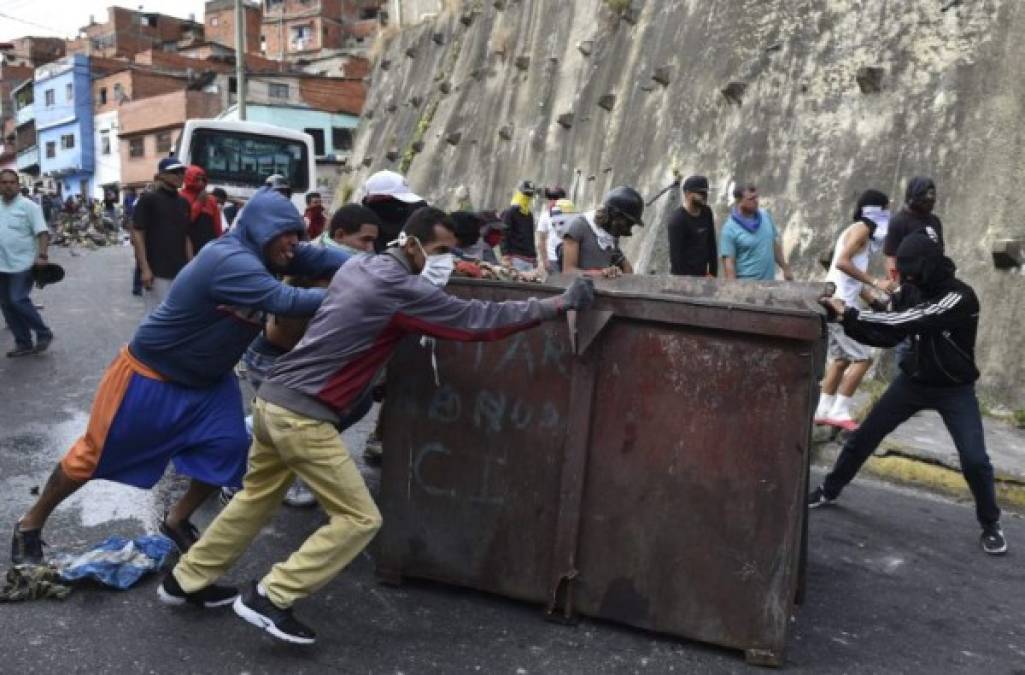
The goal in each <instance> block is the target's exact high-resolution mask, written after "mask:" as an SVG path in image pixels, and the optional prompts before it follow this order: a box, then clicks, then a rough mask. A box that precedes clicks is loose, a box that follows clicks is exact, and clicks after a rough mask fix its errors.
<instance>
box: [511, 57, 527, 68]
mask: <svg viewBox="0 0 1025 675" xmlns="http://www.w3.org/2000/svg"><path fill="white" fill-rule="evenodd" d="M513 63H515V64H516V67H517V68H519V69H520V70H526V69H528V68H530V57H529V56H517V57H516V60H515V61H514V62H513Z"/></svg>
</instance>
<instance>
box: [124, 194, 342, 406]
mask: <svg viewBox="0 0 1025 675" xmlns="http://www.w3.org/2000/svg"><path fill="white" fill-rule="evenodd" d="M304 229H305V224H304V223H303V220H302V217H300V215H299V213H298V211H296V210H295V207H294V206H292V203H291V202H289V201H288V200H287V199H285V198H284V197H282V196H281V195H280V194H278V193H276V192H274V191H273V190H271V189H269V188H263V189H261V190H260V191H259V192H257V193H256V195H254V196H253V198H252V199H250V200H249V203H248V204H247V205H246V209H245V211H243V212H242V213H241V214H240V215H239V218H238V220H237V222H236V225H235V227H234V228H233V229H232V231H231V232H230V233H229V234H228V235H227V236H224V237H221V238H220V239H217V240H215V241H213V242H211V243H210V244H209V245H208V246H206V247H204V248H203V250H202V251H200V252H199V255H197V256H196V257H195V258H193V259H192V262H190V263H189V264H188V265H186V266H185V268H184V269H183V270H182V271H181V272H180V273H179V274H178V276H177V277H176V278H175V280H174V283H173V284H171V289H170V291H169V292H168V295H167V298H166V299H165V300H164V301H163V302H162V303H161V304H160V306H159V307H157V309H156V310H154V311H153V312H151V313H150V315H149V316H148V317H147V318H146V319H145V320H143V322H142V324H141V325H140V326H139V328H138V329H137V330H136V331H135V335H134V336H133V338H132V341H131V343H130V344H129V345H128V348H129V350H130V351H131V352H132V354H133V355H134V356H135V358H137V359H139V360H140V361H141V362H142V363H144V364H145V365H146V366H148V367H150V368H152V369H153V370H155V371H157V372H158V373H160V374H161V375H163V376H164V377H166V378H168V379H169V380H171V381H172V382H175V383H178V384H182V385H185V386H188V387H208V386H212V385H214V384H216V383H217V382H218V381H220V379H221V378H223V377H224V376H225V375H227V374H228V373H230V372H231V371H232V368H234V367H235V364H236V363H237V362H238V360H239V359H240V358H241V357H242V354H243V353H245V351H246V347H247V346H249V343H250V342H252V341H253V338H255V337H256V336H257V335H258V334H259V333H260V330H261V329H262V327H263V322H264V317H265V315H266V314H277V315H281V316H309V315H311V314H313V313H314V312H316V310H317V308H318V307H319V306H320V302H321V300H323V298H324V293H325V291H324V289H322V288H296V287H293V286H287V285H285V284H283V283H281V282H280V281H279V280H278V279H277V278H276V277H275V276H274V273H272V272H271V271H270V269H268V262H267V259H266V257H265V254H264V248H265V247H266V246H267V244H268V243H270V242H271V241H272V240H273V239H275V238H276V237H278V236H280V235H282V234H285V233H287V232H295V233H296V234H298V235H300V236H302V235H303V232H304ZM346 260H348V256H346V255H345V254H344V253H342V252H340V251H337V250H334V249H324V248H320V247H318V246H313V245H311V244H307V243H300V244H299V245H298V246H297V247H296V249H295V257H294V258H293V259H292V262H291V264H290V265H289V266H288V268H287V269H285V270H281V272H282V273H284V274H291V275H301V276H307V277H314V278H323V277H326V276H331V275H333V274H334V272H335V271H336V270H337V269H338V268H339V267H341V265H342V264H343V263H344V262H345V261H346Z"/></svg>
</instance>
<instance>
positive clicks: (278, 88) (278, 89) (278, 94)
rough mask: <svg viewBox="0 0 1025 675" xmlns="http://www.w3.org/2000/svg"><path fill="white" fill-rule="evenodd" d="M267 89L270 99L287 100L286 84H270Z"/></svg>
mask: <svg viewBox="0 0 1025 675" xmlns="http://www.w3.org/2000/svg"><path fill="white" fill-rule="evenodd" d="M269 89H270V91H269V92H268V94H269V96H270V97H271V98H288V85H287V84H278V83H271V85H270V86H269Z"/></svg>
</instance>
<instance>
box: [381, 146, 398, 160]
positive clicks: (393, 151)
mask: <svg viewBox="0 0 1025 675" xmlns="http://www.w3.org/2000/svg"><path fill="white" fill-rule="evenodd" d="M384 156H385V157H386V158H387V159H388V161H389V162H394V161H395V160H397V159H398V158H399V156H400V154H399V149H398V148H396V147H391V148H388V152H386V153H384Z"/></svg>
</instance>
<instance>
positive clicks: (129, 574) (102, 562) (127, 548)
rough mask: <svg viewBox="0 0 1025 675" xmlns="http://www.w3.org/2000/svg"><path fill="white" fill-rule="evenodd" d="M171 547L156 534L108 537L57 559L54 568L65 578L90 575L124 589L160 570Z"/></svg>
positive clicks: (70, 579)
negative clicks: (86, 549) (78, 553)
mask: <svg viewBox="0 0 1025 675" xmlns="http://www.w3.org/2000/svg"><path fill="white" fill-rule="evenodd" d="M172 548H174V543H173V542H172V541H171V540H170V539H168V538H167V537H165V536H162V535H159V534H148V535H146V536H143V537H137V538H136V539H126V538H124V537H110V538H108V539H107V540H106V541H104V542H103V543H102V544H100V545H98V546H96V547H95V548H93V549H92V550H90V551H87V552H86V553H83V554H81V555H78V556H74V557H69V558H67V559H65V560H63V561H60V562H58V564H57V569H58V571H59V572H60V575H61V578H62V579H64V580H66V581H77V580H79V579H86V578H92V579H95V580H96V581H99V582H100V583H101V584H104V585H106V586H110V587H112V588H118V589H121V590H124V589H126V588H131V587H132V586H134V585H135V583H136V582H137V581H138V580H139V579H141V578H142V577H143V576H145V575H146V574H147V573H149V572H152V571H154V570H157V569H159V568H160V566H161V565H163V564H164V560H165V559H166V558H167V554H168V553H170V552H171V549H172Z"/></svg>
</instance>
